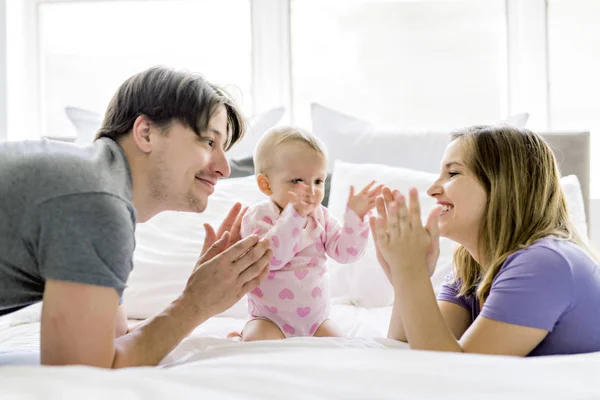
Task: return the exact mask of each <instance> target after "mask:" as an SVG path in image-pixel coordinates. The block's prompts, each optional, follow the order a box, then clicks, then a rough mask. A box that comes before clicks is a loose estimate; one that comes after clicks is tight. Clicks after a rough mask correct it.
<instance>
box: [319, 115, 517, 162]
mask: <svg viewBox="0 0 600 400" xmlns="http://www.w3.org/2000/svg"><path fill="white" fill-rule="evenodd" d="M311 114H312V130H313V133H314V134H315V135H316V136H318V137H319V138H320V139H321V140H322V141H323V144H324V145H325V146H326V148H327V150H328V152H329V171H332V170H333V163H334V162H335V160H342V161H347V162H355V163H379V164H385V165H391V166H396V167H403V168H411V169H416V170H419V171H425V172H431V173H438V171H439V169H440V164H439V163H440V160H441V159H442V157H443V155H444V151H445V149H446V146H447V145H448V143H449V142H450V131H448V132H418V131H407V130H403V129H381V128H379V127H375V126H374V125H372V124H370V123H368V122H366V121H363V120H360V119H358V118H354V117H352V116H349V115H345V114H342V113H340V112H338V111H335V110H332V109H330V108H328V107H324V106H322V105H320V104H316V103H313V104H312V105H311ZM527 117H528V114H518V115H515V116H512V117H509V118H508V119H507V120H505V121H501V122H502V123H510V124H511V125H514V126H516V127H518V128H523V127H524V124H525V123H526V121H527ZM521 125H522V126H521ZM415 149H419V151H415Z"/></svg>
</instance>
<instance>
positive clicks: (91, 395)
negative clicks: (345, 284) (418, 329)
mask: <svg viewBox="0 0 600 400" xmlns="http://www.w3.org/2000/svg"><path fill="white" fill-rule="evenodd" d="M389 312H390V309H389V308H381V309H369V310H367V309H361V308H356V307H352V306H334V308H333V313H332V318H333V319H335V320H336V322H337V323H338V324H339V325H340V327H341V328H342V329H344V330H345V331H346V332H348V333H349V335H350V337H348V338H326V339H319V338H297V339H289V340H283V341H272V342H256V343H236V342H232V341H229V340H227V339H225V338H224V337H225V335H226V334H227V333H229V332H231V331H232V330H239V329H240V328H241V327H242V326H243V323H244V320H240V319H233V318H213V319H211V320H209V321H207V323H205V324H203V325H202V326H200V327H199V328H198V329H196V330H195V331H194V332H193V334H192V335H190V337H188V338H187V339H186V340H184V341H183V342H182V343H181V344H180V345H179V346H178V347H177V348H176V349H175V350H174V351H173V352H172V353H171V354H170V355H169V356H167V357H166V358H165V360H163V362H162V363H161V366H160V367H159V368H130V369H127V370H118V371H108V370H101V369H96V368H89V367H80V366H75V367H39V366H32V365H25V366H17V365H14V364H23V363H25V364H36V363H38V358H39V345H38V342H39V322H38V321H37V315H36V313H35V312H29V313H21V314H20V315H19V314H17V315H13V316H9V317H4V318H1V319H0V363H1V364H4V366H3V367H2V368H1V369H0V398H2V399H4V398H28V399H30V398H44V399H53V398H60V399H70V398H73V399H79V398H86V399H96V398H97V399H103V400H106V399H111V398H119V399H129V398H132V399H134V398H135V399H139V398H143V399H161V398H192V396H193V397H194V398H210V399H217V398H218V399H248V398H253V399H308V398H310V399H320V398H322V399H338V398H340V399H341V398H343V399H367V398H368V399H392V398H393V399H398V398H410V399H437V398H444V399H455V398H456V399H459V398H460V399H461V400H464V399H465V398H478V397H480V396H485V398H490V399H496V398H498V399H499V398H511V399H514V398H523V399H534V398H544V399H554V398H556V399H566V398H568V399H580V398H581V399H593V398H596V399H598V398H600V380H599V379H598V377H599V376H600V353H594V354H587V355H577V356H553V357H540V358H535V359H533V358H532V359H519V358H513V357H498V356H478V355H465V354H448V353H436V352H422V351H411V350H408V349H407V348H406V345H405V344H403V343H397V342H394V341H390V340H387V339H377V338H381V337H384V336H385V332H386V330H387V324H388V321H389ZM7 364H13V365H7ZM202 396H203V397H202Z"/></svg>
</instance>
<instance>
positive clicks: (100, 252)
mask: <svg viewBox="0 0 600 400" xmlns="http://www.w3.org/2000/svg"><path fill="white" fill-rule="evenodd" d="M130 207H131V205H130V204H129V203H128V202H126V201H125V200H123V199H120V198H118V197H115V196H112V195H110V194H102V193H86V194H76V195H69V196H63V197H59V198H55V199H52V200H49V201H46V202H44V203H42V204H40V205H38V206H37V208H36V210H35V211H34V212H33V214H32V219H31V220H30V223H31V226H32V227H33V229H32V231H31V235H30V242H31V244H32V246H33V247H34V249H35V256H36V259H37V262H38V268H39V273H40V276H41V277H42V278H43V279H44V280H49V279H53V280H59V281H69V282H76V283H84V284H89V285H96V286H105V287H111V288H114V289H115V290H116V291H117V293H118V294H119V296H122V295H123V290H124V289H125V285H126V282H127V279H128V277H129V273H130V272H131V270H132V268H133V251H134V248H135V215H134V213H133V210H132V209H131V208H130ZM120 302H122V297H121V300H120Z"/></svg>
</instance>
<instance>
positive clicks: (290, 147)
mask: <svg viewBox="0 0 600 400" xmlns="http://www.w3.org/2000/svg"><path fill="white" fill-rule="evenodd" d="M273 157H274V160H273V161H274V162H273V164H272V168H271V172H269V174H268V177H269V184H270V186H271V192H272V194H271V200H273V202H275V204H277V205H278V206H279V208H281V209H284V208H285V206H287V205H288V203H289V202H290V200H291V199H292V195H290V194H289V192H296V191H297V190H298V187H299V186H298V184H299V183H300V182H302V183H304V184H305V185H307V186H308V190H307V191H308V195H307V197H306V198H305V200H304V201H306V202H307V203H309V204H311V205H312V208H311V209H310V212H312V211H313V210H314V209H315V208H317V207H318V206H319V204H321V201H323V197H324V196H325V178H326V177H327V159H326V158H325V156H323V155H322V154H320V153H319V152H317V151H316V150H314V149H313V148H311V147H310V146H309V145H307V144H306V143H301V142H290V143H284V144H282V145H280V146H278V147H277V152H276V154H275V155H274V156H273Z"/></svg>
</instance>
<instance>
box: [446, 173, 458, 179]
mask: <svg viewBox="0 0 600 400" xmlns="http://www.w3.org/2000/svg"><path fill="white" fill-rule="evenodd" d="M448 175H450V178H452V177H454V176H455V175H458V172H448Z"/></svg>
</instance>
